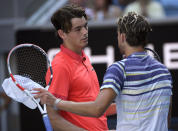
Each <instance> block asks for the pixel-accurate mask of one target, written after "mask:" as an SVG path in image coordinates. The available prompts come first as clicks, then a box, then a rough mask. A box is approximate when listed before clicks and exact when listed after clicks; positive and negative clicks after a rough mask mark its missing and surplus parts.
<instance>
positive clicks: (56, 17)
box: [51, 5, 87, 33]
mask: <svg viewBox="0 0 178 131" xmlns="http://www.w3.org/2000/svg"><path fill="white" fill-rule="evenodd" d="M83 16H84V17H85V19H86V20H87V15H86V14H85V10H84V9H83V8H81V7H79V6H77V5H67V6H65V7H63V8H61V9H59V10H57V11H56V12H55V13H54V14H53V16H52V17H51V22H52V24H53V26H54V27H55V29H56V30H59V29H61V30H63V31H64V32H65V33H68V32H69V31H70V30H71V28H72V23H71V19H72V18H81V17H83Z"/></svg>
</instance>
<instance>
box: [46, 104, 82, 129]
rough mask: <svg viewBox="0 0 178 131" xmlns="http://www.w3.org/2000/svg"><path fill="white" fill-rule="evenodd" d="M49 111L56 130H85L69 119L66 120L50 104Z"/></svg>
mask: <svg viewBox="0 0 178 131" xmlns="http://www.w3.org/2000/svg"><path fill="white" fill-rule="evenodd" d="M47 111H48V115H49V119H50V122H51V125H52V127H53V129H54V131H84V129H82V128H80V127H77V126H75V125H73V124H72V123H70V122H69V121H67V120H65V119H64V118H63V117H62V116H60V115H59V114H58V112H57V111H55V110H54V109H53V108H51V107H49V106H48V107H47Z"/></svg>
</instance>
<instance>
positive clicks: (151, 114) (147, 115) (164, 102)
mask: <svg viewBox="0 0 178 131" xmlns="http://www.w3.org/2000/svg"><path fill="white" fill-rule="evenodd" d="M104 88H112V89H113V90H114V91H115V93H116V94H117V97H116V100H115V101H116V104H117V130H119V131H167V130H168V127H167V116H168V110H169V105H170V96H171V95H172V77H171V74H170V72H169V71H168V69H167V68H166V67H165V66H164V65H163V64H161V63H160V62H158V61H157V60H155V59H153V58H152V57H151V56H149V55H147V54H146V53H145V52H137V53H134V54H132V55H130V56H128V57H127V58H126V59H124V60H121V61H118V62H115V63H114V64H112V65H111V66H110V67H109V68H108V69H107V71H106V73H105V75H104V80H103V84H102V87H101V89H104Z"/></svg>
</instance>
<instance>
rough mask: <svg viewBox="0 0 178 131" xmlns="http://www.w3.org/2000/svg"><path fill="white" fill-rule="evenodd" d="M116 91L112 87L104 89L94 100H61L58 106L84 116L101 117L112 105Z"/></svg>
mask: <svg viewBox="0 0 178 131" xmlns="http://www.w3.org/2000/svg"><path fill="white" fill-rule="evenodd" d="M115 97H116V93H115V92H114V91H113V90H112V89H103V90H101V92H100V93H99V95H98V97H97V99H96V100H95V101H92V102H72V101H61V102H59V103H58V104H57V107H58V108H59V109H61V110H65V111H68V112H72V113H75V114H78V115H82V116H90V117H100V116H101V115H103V113H104V112H105V111H106V109H107V108H108V107H109V106H110V104H111V103H112V101H113V100H114V98H115Z"/></svg>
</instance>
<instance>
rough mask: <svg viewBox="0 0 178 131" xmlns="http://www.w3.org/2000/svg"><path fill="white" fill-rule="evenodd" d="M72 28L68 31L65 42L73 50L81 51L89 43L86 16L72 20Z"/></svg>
mask: <svg viewBox="0 0 178 131" xmlns="http://www.w3.org/2000/svg"><path fill="white" fill-rule="evenodd" d="M71 23H72V29H71V31H70V32H69V33H66V38H65V43H67V45H68V46H70V47H69V48H70V49H72V50H73V51H77V52H80V51H81V49H83V48H84V47H85V46H86V45H87V44H88V25H87V21H86V19H85V18H84V17H82V18H73V19H72V20H71Z"/></svg>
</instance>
